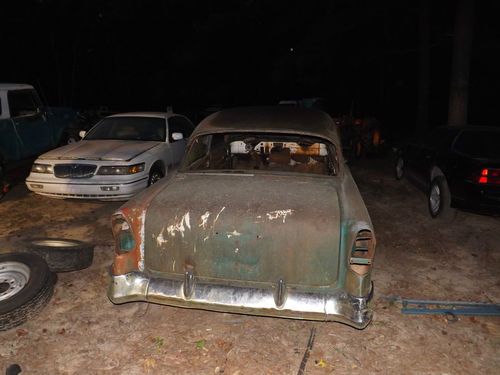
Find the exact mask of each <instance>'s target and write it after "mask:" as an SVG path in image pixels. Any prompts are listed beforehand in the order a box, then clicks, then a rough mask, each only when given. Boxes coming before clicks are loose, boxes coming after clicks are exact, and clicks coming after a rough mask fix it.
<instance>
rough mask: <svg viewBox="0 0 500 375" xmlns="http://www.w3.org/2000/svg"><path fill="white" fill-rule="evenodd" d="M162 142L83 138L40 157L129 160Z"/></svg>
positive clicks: (51, 158) (52, 158)
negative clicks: (89, 139) (87, 139)
mask: <svg viewBox="0 0 500 375" xmlns="http://www.w3.org/2000/svg"><path fill="white" fill-rule="evenodd" d="M161 143H162V142H153V141H121V140H113V139H112V140H91V141H86V140H82V141H80V142H77V143H72V144H69V145H66V146H63V147H59V148H56V149H55V150H52V151H49V152H46V153H45V154H43V155H41V156H40V157H39V159H50V160H54V159H59V160H113V161H129V160H132V159H134V158H135V157H137V156H139V155H140V154H142V153H143V152H146V151H148V150H150V149H152V148H153V147H156V146H158V145H159V144H161Z"/></svg>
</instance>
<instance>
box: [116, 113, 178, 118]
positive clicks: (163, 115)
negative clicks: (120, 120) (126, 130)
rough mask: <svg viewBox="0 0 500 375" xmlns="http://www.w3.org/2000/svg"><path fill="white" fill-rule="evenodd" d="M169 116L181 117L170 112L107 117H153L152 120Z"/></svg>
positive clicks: (118, 114)
mask: <svg viewBox="0 0 500 375" xmlns="http://www.w3.org/2000/svg"><path fill="white" fill-rule="evenodd" d="M171 116H182V115H179V114H177V113H172V112H123V113H115V114H113V115H111V116H108V117H153V118H165V117H171Z"/></svg>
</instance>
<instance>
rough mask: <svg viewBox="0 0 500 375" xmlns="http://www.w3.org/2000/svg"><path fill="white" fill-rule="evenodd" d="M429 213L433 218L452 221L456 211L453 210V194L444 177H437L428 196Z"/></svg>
mask: <svg viewBox="0 0 500 375" xmlns="http://www.w3.org/2000/svg"><path fill="white" fill-rule="evenodd" d="M428 207H429V213H430V214H431V216H432V217H433V218H440V219H452V218H453V217H454V216H455V210H454V209H453V208H451V194H450V189H449V187H448V183H447V182H446V178H445V177H444V176H437V177H435V178H434V179H433V180H432V182H431V186H430V189H429V194H428Z"/></svg>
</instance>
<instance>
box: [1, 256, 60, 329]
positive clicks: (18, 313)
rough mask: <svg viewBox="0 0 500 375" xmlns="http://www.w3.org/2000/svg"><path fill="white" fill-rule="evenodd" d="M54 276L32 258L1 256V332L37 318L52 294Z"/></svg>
mask: <svg viewBox="0 0 500 375" xmlns="http://www.w3.org/2000/svg"><path fill="white" fill-rule="evenodd" d="M56 279H57V276H56V274H54V273H52V272H50V270H49V267H48V266H47V263H46V262H45V261H44V260H43V259H42V258H40V257H39V256H36V255H34V254H28V253H7V254H0V331H6V330H8V329H11V328H14V327H17V326H18V325H20V324H23V323H24V322H26V321H27V320H28V319H30V318H31V317H33V316H34V315H35V314H37V313H38V312H39V311H40V310H41V309H42V308H43V307H44V306H45V305H46V304H47V303H48V302H49V300H50V297H52V294H53V292H54V284H55V282H56Z"/></svg>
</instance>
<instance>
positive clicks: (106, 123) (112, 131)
mask: <svg viewBox="0 0 500 375" xmlns="http://www.w3.org/2000/svg"><path fill="white" fill-rule="evenodd" d="M166 132H167V128H166V122H165V119H164V118H158V117H138V116H131V117H125V116H117V117H108V118H105V119H103V120H102V121H100V122H99V123H98V124H97V125H96V126H94V127H93V128H92V130H90V131H89V133H88V134H87V135H86V136H85V139H86V140H91V139H118V140H139V141H158V142H165V139H166Z"/></svg>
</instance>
